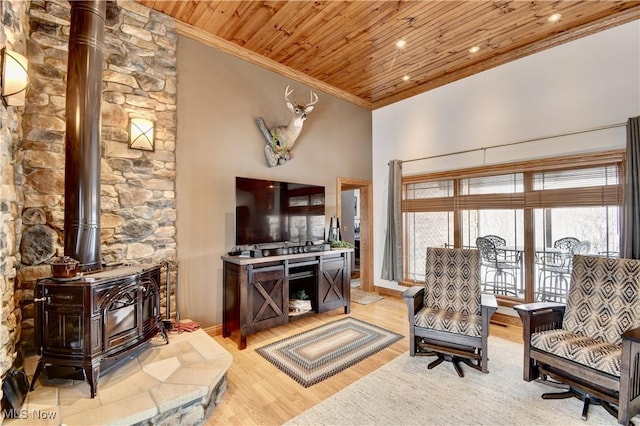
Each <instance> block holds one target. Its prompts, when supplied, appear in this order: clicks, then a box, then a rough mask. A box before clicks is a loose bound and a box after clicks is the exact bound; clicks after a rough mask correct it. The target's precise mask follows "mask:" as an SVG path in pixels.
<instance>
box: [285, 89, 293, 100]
mask: <svg viewBox="0 0 640 426" xmlns="http://www.w3.org/2000/svg"><path fill="white" fill-rule="evenodd" d="M292 93H293V89H289V86H287V88H286V89H284V100H285V101H287V102H291V103H293V102H292V101H291V100H290V99H289V95H290V94H292Z"/></svg>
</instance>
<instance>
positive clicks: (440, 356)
mask: <svg viewBox="0 0 640 426" xmlns="http://www.w3.org/2000/svg"><path fill="white" fill-rule="evenodd" d="M443 361H444V356H443V355H440V354H438V359H436V360H435V361H432V362H430V363H429V365H427V369H429V370H431V369H432V368H434V367H437V366H439V365H440V364H442V362H443Z"/></svg>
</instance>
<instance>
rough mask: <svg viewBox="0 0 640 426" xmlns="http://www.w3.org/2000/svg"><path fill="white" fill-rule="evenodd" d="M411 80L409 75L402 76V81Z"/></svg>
mask: <svg viewBox="0 0 640 426" xmlns="http://www.w3.org/2000/svg"><path fill="white" fill-rule="evenodd" d="M409 80H411V77H410V76H408V75H403V76H402V81H409Z"/></svg>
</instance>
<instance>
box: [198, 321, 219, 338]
mask: <svg viewBox="0 0 640 426" xmlns="http://www.w3.org/2000/svg"><path fill="white" fill-rule="evenodd" d="M202 330H204V332H205V333H207V334H208V335H209V336H211V337H213V336H221V335H222V325H221V324H220V325H212V326H211V327H204V328H203V329H202Z"/></svg>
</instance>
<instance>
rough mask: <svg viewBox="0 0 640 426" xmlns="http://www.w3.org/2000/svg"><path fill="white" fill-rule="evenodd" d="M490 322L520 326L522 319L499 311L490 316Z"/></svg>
mask: <svg viewBox="0 0 640 426" xmlns="http://www.w3.org/2000/svg"><path fill="white" fill-rule="evenodd" d="M491 322H493V323H496V324H501V325H511V326H516V327H522V321H521V320H520V318H519V317H514V316H513V315H507V314H501V313H500V312H496V313H495V314H493V316H492V317H491Z"/></svg>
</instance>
